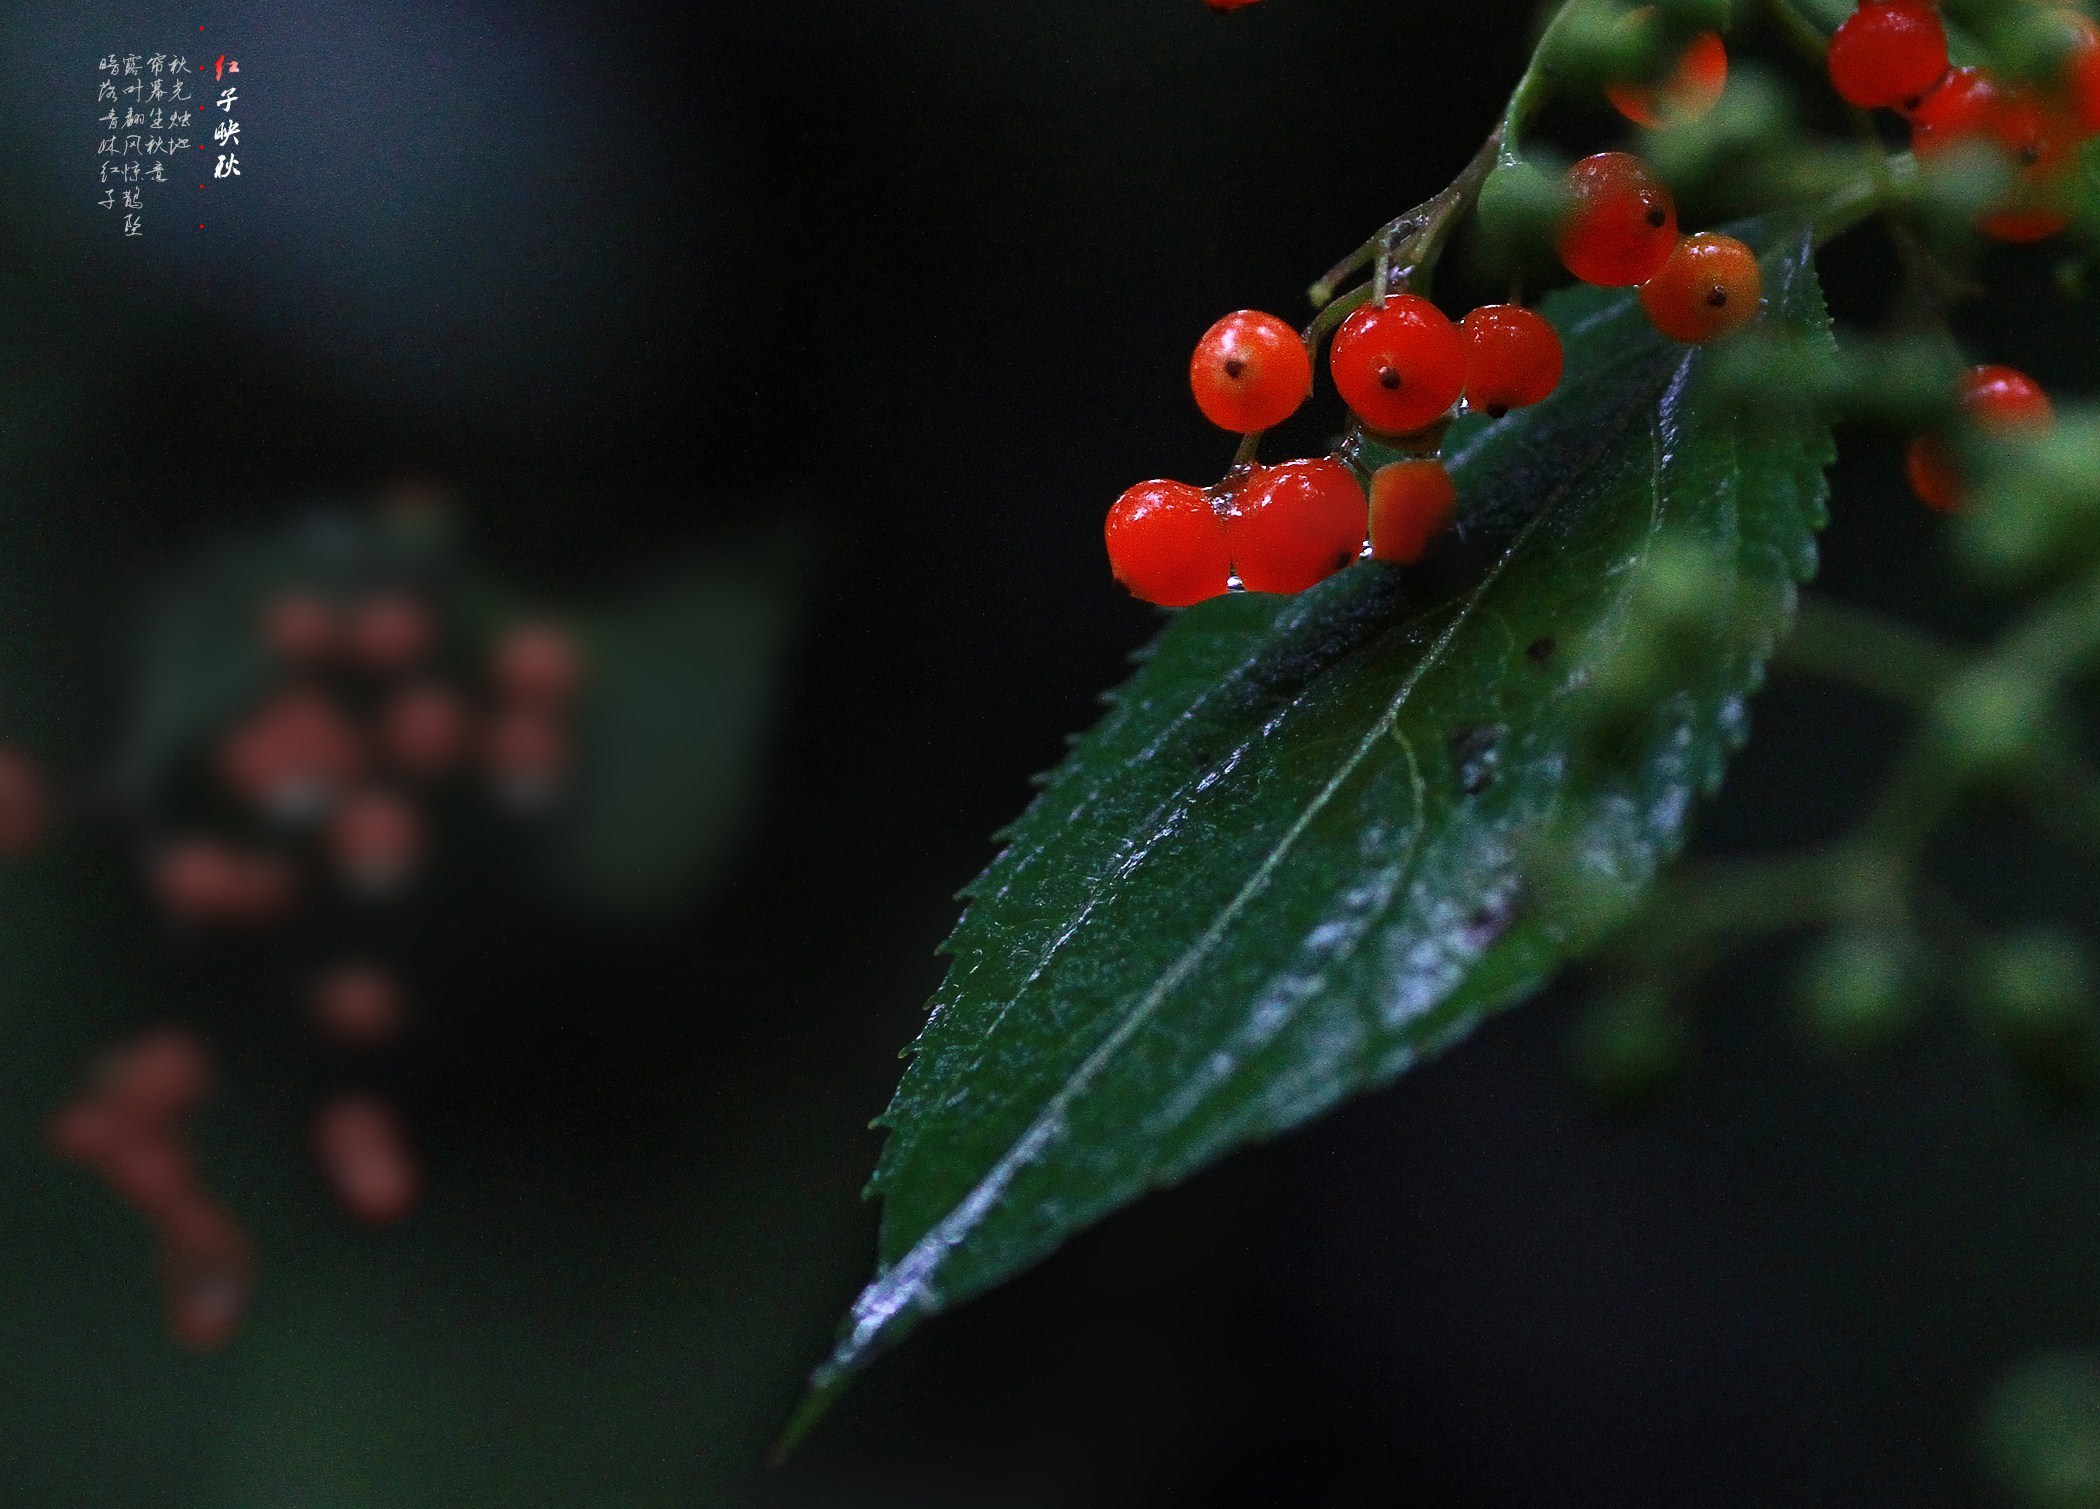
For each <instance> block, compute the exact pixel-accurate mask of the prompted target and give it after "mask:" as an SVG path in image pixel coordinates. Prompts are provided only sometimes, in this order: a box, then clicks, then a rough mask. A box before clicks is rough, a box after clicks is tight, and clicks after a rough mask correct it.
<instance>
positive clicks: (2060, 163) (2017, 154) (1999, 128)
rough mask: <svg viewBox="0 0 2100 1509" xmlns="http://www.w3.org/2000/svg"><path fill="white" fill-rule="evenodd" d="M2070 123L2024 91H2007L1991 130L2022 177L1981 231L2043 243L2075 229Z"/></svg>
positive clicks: (1982, 221) (1981, 221)
mask: <svg viewBox="0 0 2100 1509" xmlns="http://www.w3.org/2000/svg"><path fill="white" fill-rule="evenodd" d="M2070 134H2071V133H2070V123H2069V122H2068V121H2067V120H2066V119H2064V118H2063V117H2061V116H2059V115H2057V114H2056V113H2054V112H2053V111H2050V110H2048V109H2045V108H2044V107H2043V105H2042V103H2041V101H2040V100H2038V99H2036V98H2035V97H2034V95H2033V94H2031V93H2029V92H2028V91H2027V90H2025V89H2011V90H2007V91H2006V93H2005V97H2004V99H2003V101H2002V103H2001V104H2000V106H1999V109H1998V111H1997V113H1996V115H1995V117H1994V118H1993V120H1992V122H1991V126H1990V135H1991V138H1992V139H1993V140H1994V141H1996V142H1997V144H1998V146H1999V147H2000V148H2001V149H2002V150H2003V151H2004V153H2005V155H2006V157H2007V158H2009V159H2010V160H2011V162H2012V164H2013V166H2014V169H2015V171H2016V172H2017V174H2018V179H2017V181H2016V182H2015V183H2014V185H2013V189H2012V192H2011V193H2010V194H2008V195H2007V196H2006V198H2005V200H2004V201H2003V202H2002V203H2001V204H2000V205H1998V206H1997V207H1996V208H1994V209H1992V210H1991V211H1990V212H1989V213H1987V214H1984V215H1979V216H1978V217H1977V220H1976V228H1977V229H1978V230H1980V231H1982V232H1983V233H1984V234H1985V235H1986V236H1990V237H1992V238H1994V239H1996V240H1999V241H2016V242H2025V241H2039V240H2041V239H2042V238H2043V237H2045V236H2053V235H2055V234H2056V233H2057V232H2058V231H2060V230H2062V229H2063V228H2064V227H2065V226H2066V225H2068V224H2070V221H2071V217H2070V215H2069V213H2068V212H2067V211H2066V210H2065V209H2064V208H2063V207H2062V206H2063V201H2064V200H2065V198H2066V197H2067V193H2068V191H2069V189H2070V184H2069V183H2068V181H2067V180H2068V176H2069V175H2068V172H2067V170H2069V169H2072V168H2073V166H2074V165H2073V164H2072V163H2071V161H2070V160H2069V156H2068V154H2069V152H2070V149H2071V142H2070Z"/></svg>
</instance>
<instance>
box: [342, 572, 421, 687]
mask: <svg viewBox="0 0 2100 1509" xmlns="http://www.w3.org/2000/svg"><path fill="white" fill-rule="evenodd" d="M434 637H435V631H434V629H433V627H432V625H431V622H430V612H429V610H428V609H426V608H425V607H424V606H423V605H422V604H421V603H420V602H418V601H416V599H414V598H413V597H410V596H409V595H407V594H406V593H403V592H387V593H382V594H380V595H379V596H377V597H371V598H367V599H366V600H365V601H364V602H362V603H359V604H358V605H357V608H356V610H355V611H354V612H353V613H352V614H351V615H350V626H349V639H350V652H351V654H352V655H354V656H355V657H356V659H357V662H358V664H360V665H362V666H363V667H364V668H365V669H366V670H368V671H377V672H382V673H384V672H388V671H399V670H404V669H406V668H407V667H408V666H409V665H411V664H413V663H414V662H415V661H417V660H420V659H422V658H423V656H424V654H425V653H426V652H427V651H428V650H429V649H430V642H431V640H432V639H433V638H434Z"/></svg>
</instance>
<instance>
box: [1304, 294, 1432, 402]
mask: <svg viewBox="0 0 2100 1509" xmlns="http://www.w3.org/2000/svg"><path fill="white" fill-rule="evenodd" d="M1328 365H1329V368H1330V370H1332V372H1333V373H1334V386H1335V389H1336V391H1338V392H1339V393H1340V394H1341V395H1342V402H1344V403H1346V404H1348V405H1349V407H1350V408H1351V409H1352V410H1354V411H1355V413H1356V417H1357V418H1359V419H1361V420H1362V421H1363V422H1364V423H1365V424H1366V425H1368V426H1369V427H1370V428H1372V429H1374V430H1379V431H1382V432H1384V433H1386V434H1395V435H1397V434H1406V433H1407V432H1408V431H1410V430H1419V429H1421V428H1422V427H1423V426H1424V425H1426V424H1428V423H1430V422H1431V421H1432V420H1435V419H1437V418H1439V417H1441V416H1442V415H1443V413H1444V412H1445V410H1447V409H1449V408H1450V407H1451V406H1452V405H1453V404H1455V403H1457V402H1458V395H1459V394H1460V393H1462V392H1464V391H1465V386H1466V342H1465V338H1464V337H1463V336H1461V335H1460V334H1459V333H1458V327H1457V326H1456V325H1454V324H1452V323H1451V321H1450V319H1449V318H1448V317H1447V316H1446V315H1445V314H1444V312H1443V310H1441V309H1439V308H1437V307H1436V305H1434V304H1432V303H1430V302H1429V300H1427V299H1425V298H1421V297H1419V296H1418V295H1415V294H1411V293H1403V294H1397V295H1395V296H1394V297H1392V298H1390V299H1387V300H1386V301H1385V304H1384V306H1383V307H1382V308H1381V307H1379V306H1377V305H1372V304H1366V305H1364V306H1363V307H1362V308H1361V309H1358V310H1357V311H1356V312H1355V313H1353V314H1351V315H1350V316H1349V318H1348V319H1346V320H1344V321H1342V327H1341V329H1339V330H1337V331H1335V333H1334V344H1333V346H1332V347H1330V348H1329V351H1328Z"/></svg>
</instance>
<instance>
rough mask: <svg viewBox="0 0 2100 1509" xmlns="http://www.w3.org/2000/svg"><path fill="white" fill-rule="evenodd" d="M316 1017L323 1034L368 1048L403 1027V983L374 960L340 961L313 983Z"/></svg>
mask: <svg viewBox="0 0 2100 1509" xmlns="http://www.w3.org/2000/svg"><path fill="white" fill-rule="evenodd" d="M312 1010H313V1021H314V1026H315V1027H316V1028H318V1029H319V1030H320V1032H321V1034H322V1036H324V1037H327V1038H330V1039H332V1040H333V1041H335V1042H338V1043H341V1044H343V1045H345V1046H346V1047H352V1048H369V1047H372V1046H373V1045H375V1044H378V1043H383V1042H386V1041H387V1040H388V1039H390V1038H392V1037H394V1036H396V1035H397V1034H398V1033H399V1032H400V1031H401V1019H402V1017H403V1016H404V1015H405V1012H404V1010H403V1007H402V1004H401V987H400V985H399V984H398V983H396V981H395V979H394V977H393V975H391V974H389V973H388V972H387V971H386V970H384V969H381V968H380V967H379V966H377V965H375V964H341V965H338V966H336V967H335V968H334V969H331V970H330V971H328V973H327V974H324V975H322V976H321V978H320V979H319V980H317V981H316V982H315V983H314V991H313V1001H312Z"/></svg>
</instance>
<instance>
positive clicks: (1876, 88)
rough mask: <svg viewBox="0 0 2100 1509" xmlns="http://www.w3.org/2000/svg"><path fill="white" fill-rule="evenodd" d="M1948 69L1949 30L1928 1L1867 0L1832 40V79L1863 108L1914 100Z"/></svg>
mask: <svg viewBox="0 0 2100 1509" xmlns="http://www.w3.org/2000/svg"><path fill="white" fill-rule="evenodd" d="M1946 71H1947V32H1946V29H1945V28H1944V27H1942V26H1941V25H1940V18H1939V13H1938V12H1937V11H1935V10H1934V9H1933V7H1932V6H1931V5H1929V4H1927V3H1926V0H1865V3H1863V4H1862V5H1861V6H1860V7H1859V9H1857V10H1855V11H1854V12H1853V13H1852V14H1851V15H1849V16H1847V17H1846V18H1845V21H1844V24H1843V25H1841V26H1839V27H1838V29H1837V32H1836V33H1835V34H1834V35H1833V36H1832V37H1831V39H1830V83H1831V87H1832V88H1834V89H1836V90H1837V92H1838V97H1839V98H1840V99H1842V100H1844V102H1845V103H1846V104H1848V105H1857V106H1859V107H1860V108H1861V109H1863V110H1873V109H1878V108H1894V107H1896V106H1898V105H1902V104H1904V103H1905V102H1907V101H1910V100H1915V99H1917V98H1918V97H1919V96H1920V95H1922V94H1924V93H1925V92H1926V91H1927V90H1929V89H1930V88H1932V86H1933V85H1934V84H1936V83H1938V82H1939V78H1940V75H1941V74H1943V73H1945V72H1946Z"/></svg>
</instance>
